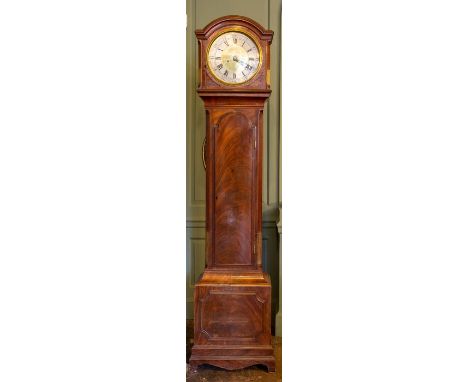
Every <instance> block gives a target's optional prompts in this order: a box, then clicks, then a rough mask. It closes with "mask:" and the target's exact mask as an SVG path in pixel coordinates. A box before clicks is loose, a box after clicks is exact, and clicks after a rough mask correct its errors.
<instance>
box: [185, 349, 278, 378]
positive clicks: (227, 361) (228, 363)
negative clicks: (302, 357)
mask: <svg viewBox="0 0 468 382" xmlns="http://www.w3.org/2000/svg"><path fill="white" fill-rule="evenodd" d="M203 364H207V365H212V366H216V367H220V368H222V369H226V370H238V369H243V368H245V367H249V366H253V365H264V366H266V367H267V369H268V372H270V373H272V372H274V371H275V370H276V368H275V357H274V356H265V357H261V356H255V357H254V356H247V357H236V356H222V355H221V356H220V355H219V352H218V351H214V352H213V354H212V355H207V356H198V355H192V357H191V358H190V367H191V368H192V369H196V368H197V367H198V366H200V365H203Z"/></svg>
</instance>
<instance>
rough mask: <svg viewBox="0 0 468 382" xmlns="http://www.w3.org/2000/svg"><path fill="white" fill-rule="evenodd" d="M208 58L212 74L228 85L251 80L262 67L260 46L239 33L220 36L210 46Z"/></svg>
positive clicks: (227, 33)
mask: <svg viewBox="0 0 468 382" xmlns="http://www.w3.org/2000/svg"><path fill="white" fill-rule="evenodd" d="M207 58H208V59H207V62H208V66H209V68H210V71H211V73H212V74H213V75H214V76H215V77H216V78H217V79H218V80H219V81H221V82H223V83H225V84H228V85H236V84H242V83H244V82H246V81H248V80H250V79H251V78H253V77H254V76H255V74H257V72H258V70H259V69H260V67H261V65H262V56H261V51H260V49H259V47H258V45H257V44H256V43H255V41H254V40H253V39H252V38H251V37H250V36H247V35H246V34H244V33H242V32H237V31H231V32H225V33H222V34H221V35H219V36H218V37H217V38H216V39H215V40H214V41H213V42H212V44H211V45H210V47H209V49H208V57H207Z"/></svg>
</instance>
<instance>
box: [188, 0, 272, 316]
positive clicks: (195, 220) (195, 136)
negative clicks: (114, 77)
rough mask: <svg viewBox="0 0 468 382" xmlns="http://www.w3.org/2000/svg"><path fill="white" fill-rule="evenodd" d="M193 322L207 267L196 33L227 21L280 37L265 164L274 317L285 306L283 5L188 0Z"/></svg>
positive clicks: (266, 257) (258, 0)
mask: <svg viewBox="0 0 468 382" xmlns="http://www.w3.org/2000/svg"><path fill="white" fill-rule="evenodd" d="M186 10H187V40H186V41H187V47H186V50H187V201H186V203H187V226H186V227H187V233H186V239H187V253H186V256H187V258H186V264H187V271H186V284H187V296H186V298H187V318H192V317H193V287H194V284H195V281H196V279H197V278H198V276H199V275H200V274H201V272H202V271H203V269H204V266H205V170H204V168H203V162H202V144H203V139H204V138H205V113H204V110H203V102H202V100H201V99H200V97H198V95H197V92H196V86H197V74H198V70H197V69H198V68H197V63H198V52H197V49H198V47H197V41H196V38H195V35H194V31H195V29H198V28H203V27H205V26H206V25H207V24H208V23H209V22H211V21H212V20H213V19H216V18H218V17H221V16H225V15H241V16H247V17H250V18H252V19H254V20H256V21H257V22H259V23H260V24H262V25H263V26H264V27H266V28H268V29H272V30H273V31H274V33H275V34H274V37H273V43H272V46H271V89H272V94H271V97H270V99H269V100H268V102H267V105H266V107H265V113H264V115H265V121H264V128H265V131H264V142H263V145H264V146H263V147H264V158H263V264H264V269H265V270H266V271H267V272H268V273H270V275H271V279H272V284H273V295H272V305H273V314H272V316H273V317H274V316H275V314H276V311H277V310H278V301H279V257H278V256H279V255H278V253H279V248H278V229H277V225H276V221H277V219H278V209H279V206H280V203H281V199H280V191H281V188H280V81H281V77H280V72H281V66H280V64H281V62H280V57H281V52H280V46H281V23H280V21H281V1H280V0H236V1H230V0H187V8H186Z"/></svg>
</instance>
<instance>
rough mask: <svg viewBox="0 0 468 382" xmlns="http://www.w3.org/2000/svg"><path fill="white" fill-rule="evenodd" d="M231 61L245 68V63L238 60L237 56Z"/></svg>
mask: <svg viewBox="0 0 468 382" xmlns="http://www.w3.org/2000/svg"><path fill="white" fill-rule="evenodd" d="M232 61H235V62H238V63H239V64H241V65H242V66H245V62H244V61H242V60H239V59H238V58H237V56H234V57H233V58H232Z"/></svg>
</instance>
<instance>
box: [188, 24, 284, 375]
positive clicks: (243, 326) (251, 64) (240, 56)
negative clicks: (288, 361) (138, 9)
mask: <svg viewBox="0 0 468 382" xmlns="http://www.w3.org/2000/svg"><path fill="white" fill-rule="evenodd" d="M195 34H196V36H197V39H198V43H199V58H200V60H199V68H200V72H199V87H198V94H199V96H200V97H201V98H202V99H203V101H204V105H205V110H206V140H205V147H204V149H203V153H204V163H205V164H206V254H205V255H206V268H205V270H204V272H203V274H202V275H201V277H200V279H199V280H198V281H197V283H196V285H195V298H194V301H195V304H194V313H195V317H194V327H195V333H194V346H193V348H192V355H191V358H190V364H191V366H192V367H196V366H198V365H200V364H204V363H205V364H211V365H215V366H218V367H222V368H225V369H238V368H243V367H247V366H250V365H254V364H263V365H266V366H267V368H268V370H269V371H274V370H275V359H274V356H273V347H272V343H271V281H270V278H269V275H268V274H267V273H265V272H263V269H262V142H263V138H262V136H263V110H264V105H265V101H266V100H267V99H268V97H269V96H270V93H271V90H270V83H269V77H270V44H271V41H272V38H273V32H272V31H270V30H266V29H264V28H263V27H262V26H261V25H260V24H258V23H257V22H255V21H253V20H251V19H249V18H246V17H241V16H226V17H221V18H219V19H216V20H214V21H213V22H211V23H210V24H208V25H207V26H206V27H205V28H204V29H202V30H197V31H195Z"/></svg>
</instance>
